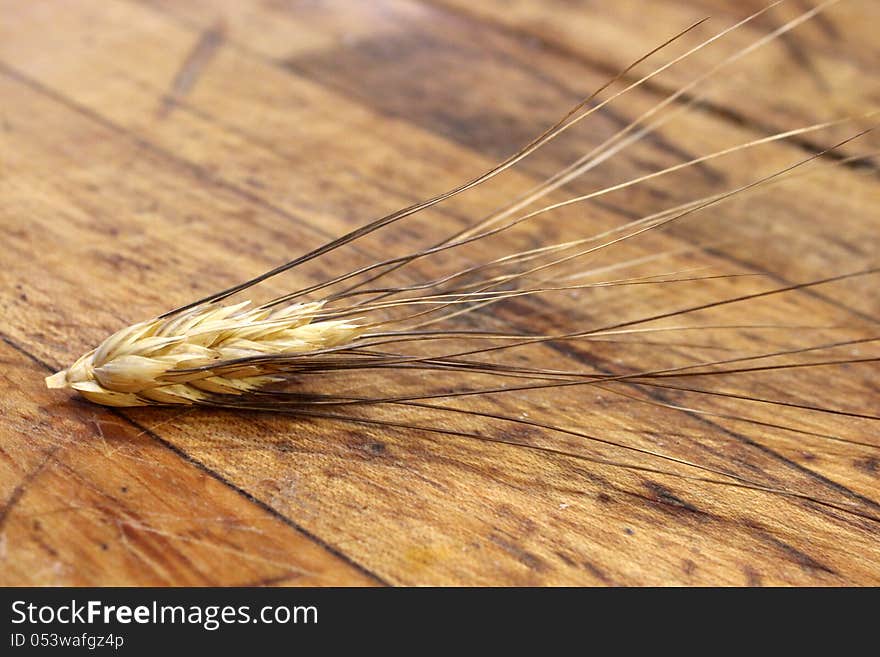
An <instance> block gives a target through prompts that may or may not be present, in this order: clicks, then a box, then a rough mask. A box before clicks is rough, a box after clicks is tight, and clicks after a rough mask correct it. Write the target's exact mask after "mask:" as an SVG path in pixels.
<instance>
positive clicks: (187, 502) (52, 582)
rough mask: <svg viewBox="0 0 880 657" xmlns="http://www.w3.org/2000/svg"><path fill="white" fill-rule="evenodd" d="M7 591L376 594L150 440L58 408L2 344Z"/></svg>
mask: <svg viewBox="0 0 880 657" xmlns="http://www.w3.org/2000/svg"><path fill="white" fill-rule="evenodd" d="M0 360H2V363H3V369H2V374H0V376H2V378H3V384H4V386H6V389H7V391H8V392H7V394H5V395H4V396H3V400H2V413H3V417H4V422H3V432H2V433H0V499H2V500H3V504H2V506H0V584H2V585H3V586H20V585H29V586H34V585H39V586H83V585H90V586H95V585H118V584H120V583H126V584H130V585H140V586H168V585H188V586H205V585H212V586H217V585H239V586H241V585H260V584H265V583H281V582H284V583H293V584H297V585H333V584H341V583H345V584H375V583H376V580H375V579H374V578H372V577H370V576H369V575H367V574H365V573H364V572H362V571H361V570H360V569H358V568H357V567H354V566H352V565H351V564H349V563H347V562H346V561H344V560H343V559H341V558H339V557H338V556H336V555H334V554H332V553H331V552H330V551H328V550H327V549H325V548H323V547H321V546H319V545H318V544H316V543H315V542H314V541H313V540H311V539H310V538H309V537H307V536H305V535H303V534H302V533H301V532H300V531H298V530H297V529H295V528H294V527H292V526H291V525H290V524H289V523H287V522H286V521H285V520H284V519H282V518H279V517H278V516H277V515H275V514H273V513H271V512H270V511H269V510H268V509H266V508H265V507H264V506H262V505H259V504H256V503H254V502H253V501H251V500H249V499H247V497H245V496H244V495H242V494H241V493H240V492H237V491H235V490H234V489H232V488H230V487H229V486H228V485H226V484H225V483H223V482H221V481H219V480H218V479H216V478H215V477H213V476H212V475H211V474H210V473H208V472H206V471H205V470H204V469H202V468H200V467H198V465H197V464H195V463H191V462H187V461H186V460H184V459H182V458H181V456H180V455H179V454H178V453H177V452H175V451H174V450H173V449H171V448H170V447H169V446H168V445H166V444H164V443H162V442H160V441H159V440H157V439H156V438H155V437H154V436H152V435H151V434H150V432H149V431H147V430H143V429H139V428H138V427H136V426H133V425H132V424H131V423H130V422H129V421H127V420H126V419H125V418H123V417H120V416H119V415H117V414H115V413H113V412H110V411H108V410H107V409H102V408H99V407H96V406H92V405H89V404H83V403H77V402H73V403H71V402H65V403H62V404H59V403H58V400H57V399H56V398H54V397H53V395H51V394H49V391H47V390H46V389H45V386H43V385H42V382H41V378H42V377H43V376H44V375H45V373H46V371H47V368H45V367H43V366H41V365H40V364H38V363H36V362H35V361H33V360H32V359H30V358H28V357H27V356H25V355H24V354H22V353H21V352H20V351H18V350H17V349H14V348H13V347H12V346H10V344H8V343H5V342H3V343H0Z"/></svg>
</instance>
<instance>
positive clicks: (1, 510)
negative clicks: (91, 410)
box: [0, 445, 61, 530]
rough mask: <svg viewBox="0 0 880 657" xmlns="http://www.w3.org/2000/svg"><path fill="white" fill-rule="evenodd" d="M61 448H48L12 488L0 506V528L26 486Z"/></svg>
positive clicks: (25, 489)
mask: <svg viewBox="0 0 880 657" xmlns="http://www.w3.org/2000/svg"><path fill="white" fill-rule="evenodd" d="M59 449H61V445H56V446H55V447H53V448H52V449H50V450H49V451H48V452H47V453H46V456H45V457H44V458H43V460H42V461H40V464H39V465H38V466H37V467H36V468H34V469H33V470H31V471H30V472H29V473H27V475H25V477H24V479H22V480H21V481H20V482H19V483H18V485H17V486H16V487H15V488H14V489H13V490H12V493H11V494H10V496H9V498H8V499H7V500H6V504H4V505H3V506H2V507H0V530H2V529H3V526H4V525H5V524H6V521H7V520H8V519H9V514H10V513H11V512H12V509H13V507H14V506H15V505H16V504H18V503H19V501H20V500H21V498H22V497H24V494H25V492H26V491H27V488H28V486H30V485H31V484H32V483H33V481H34V480H35V479H36V478H37V477H39V476H40V473H41V472H43V470H45V469H46V465H47V464H48V463H49V461H50V460H51V459H52V457H53V456H55V453H56V452H57V451H58V450H59Z"/></svg>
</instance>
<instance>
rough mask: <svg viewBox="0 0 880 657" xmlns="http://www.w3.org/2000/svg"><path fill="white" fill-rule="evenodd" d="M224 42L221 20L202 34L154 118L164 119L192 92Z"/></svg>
mask: <svg viewBox="0 0 880 657" xmlns="http://www.w3.org/2000/svg"><path fill="white" fill-rule="evenodd" d="M224 41H226V23H225V21H223V20H222V19H220V20H218V21H217V22H216V23H214V24H213V25H212V26H211V27H209V28H208V29H207V30H205V31H204V32H202V34H201V36H200V37H199V40H198V41H197V42H196V45H195V46H194V47H193V49H192V50H190V52H189V54H188V55H187V56H186V58H185V59H184V60H183V63H182V64H181V65H180V69H178V71H177V75H175V76H174V80H173V81H172V82H171V87H170V88H169V90H168V93H167V94H165V95H164V96H163V97H162V104H161V105H160V106H159V110H158V111H157V112H156V118H158V119H164V118H166V117H167V116H168V115H169V114H170V113H171V112H172V111H173V110H174V108H175V107H176V106H177V104H178V103H179V102H180V101H181V100H182V99H183V97H184V96H186V95H187V94H188V93H189V92H190V90H192V88H193V87H194V86H195V84H196V82H198V79H199V78H200V77H201V76H202V74H203V73H204V72H205V69H206V68H207V67H208V65H209V64H210V63H211V60H212V59H214V56H215V55H216V54H217V51H218V50H219V49H220V46H222V45H223V42H224Z"/></svg>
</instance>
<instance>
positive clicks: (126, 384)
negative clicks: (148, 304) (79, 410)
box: [46, 301, 364, 406]
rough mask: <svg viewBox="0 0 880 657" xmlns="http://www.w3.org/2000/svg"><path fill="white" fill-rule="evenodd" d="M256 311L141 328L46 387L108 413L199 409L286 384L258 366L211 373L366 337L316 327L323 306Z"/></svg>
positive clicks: (110, 341)
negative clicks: (115, 409)
mask: <svg viewBox="0 0 880 657" xmlns="http://www.w3.org/2000/svg"><path fill="white" fill-rule="evenodd" d="M249 304H250V302H249V301H244V302H242V303H238V304H235V305H226V306H217V305H216V304H203V305H200V306H196V307H195V308H190V309H189V310H187V311H185V312H182V313H179V314H176V315H172V316H168V317H158V318H155V319H152V320H149V321H146V322H140V323H138V324H134V325H132V326H129V327H127V328H124V329H122V330H120V331H117V332H116V333H114V334H113V335H111V336H110V337H109V338H107V339H106V340H104V342H102V343H101V344H100V345H99V346H98V347H97V348H96V349H93V350H92V351H90V352H88V353H86V354H85V355H83V356H82V357H81V358H80V359H79V360H77V361H76V362H75V363H74V364H73V365H72V366H70V367H69V368H67V369H65V370H61V371H60V372H58V373H56V374H53V375H52V376H49V377H47V378H46V385H47V386H48V387H49V388H72V389H74V390H76V391H78V392H79V393H80V394H82V395H83V396H84V397H85V398H87V399H89V400H90V401H93V402H97V403H99V404H104V405H108V406H145V405H150V404H193V403H196V402H199V401H203V400H205V399H206V398H207V397H208V396H209V395H210V394H211V393H215V394H216V393H220V394H232V395H235V394H241V393H243V392H248V391H252V390H256V389H259V388H261V387H263V386H265V385H268V384H270V383H274V382H275V381H278V380H279V379H278V378H277V377H273V376H267V375H266V374H265V372H264V371H263V370H262V369H261V368H260V367H259V365H255V364H253V363H242V364H241V365H240V366H239V367H236V366H235V365H234V364H233V365H231V366H226V367H224V368H223V373H222V375H218V374H216V373H214V372H212V371H211V370H210V367H211V366H212V365H216V364H217V363H221V362H222V363H224V364H228V363H230V361H232V362H233V363H234V361H236V360H239V359H252V358H254V357H260V356H276V357H277V356H285V355H292V354H303V353H308V352H312V351H319V350H321V349H328V348H331V347H336V346H339V345H344V344H347V343H349V342H351V341H353V340H354V339H356V338H357V337H358V336H359V335H360V334H361V333H362V332H363V330H364V327H360V326H358V325H357V324H356V323H355V322H354V321H351V320H338V319H334V320H330V319H326V320H325V319H322V320H319V321H314V320H315V316H316V313H318V311H319V310H320V309H321V307H322V306H323V305H324V304H323V302H320V301H319V302H310V303H293V304H289V305H285V306H282V307H273V308H265V307H258V308H252V309H247V308H246V307H247V306H248V305H249ZM197 368H204V369H202V370H198V369H197ZM193 369H196V371H193ZM184 371H186V372H185V373H184Z"/></svg>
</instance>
